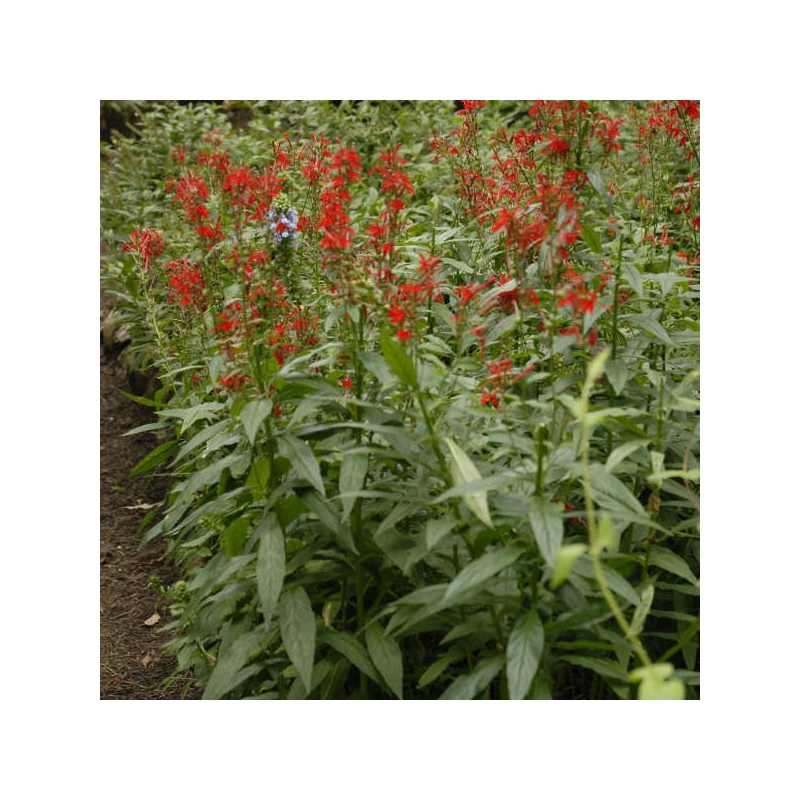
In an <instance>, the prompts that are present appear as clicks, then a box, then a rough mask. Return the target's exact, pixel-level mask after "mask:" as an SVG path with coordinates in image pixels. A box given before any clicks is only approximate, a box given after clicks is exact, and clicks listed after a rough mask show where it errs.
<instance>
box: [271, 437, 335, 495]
mask: <svg viewBox="0 0 800 800" xmlns="http://www.w3.org/2000/svg"><path fill="white" fill-rule="evenodd" d="M278 450H280V453H281V455H282V456H283V457H284V458H286V459H288V460H289V462H290V463H291V465H292V466H293V467H294V468H295V469H296V470H297V472H298V473H299V475H300V477H301V478H303V479H305V480H306V481H308V483H310V484H311V485H312V486H313V487H314V488H315V489H316V490H317V491H318V492H319V493H320V494H321V495H322V496H323V497H324V496H325V484H324V482H323V480H322V473H321V472H320V469H319V464H318V463H317V459H316V458H315V457H314V451H313V450H312V449H311V447H309V445H308V443H307V442H304V441H303V440H302V439H298V438H297V437H296V436H291V435H289V434H285V435H284V436H281V438H280V439H278Z"/></svg>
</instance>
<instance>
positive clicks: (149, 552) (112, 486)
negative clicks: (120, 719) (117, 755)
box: [100, 301, 200, 700]
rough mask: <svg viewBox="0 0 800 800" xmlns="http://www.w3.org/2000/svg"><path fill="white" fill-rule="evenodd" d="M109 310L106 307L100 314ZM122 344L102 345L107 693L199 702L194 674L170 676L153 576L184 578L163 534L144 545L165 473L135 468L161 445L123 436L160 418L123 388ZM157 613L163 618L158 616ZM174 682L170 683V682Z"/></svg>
mask: <svg viewBox="0 0 800 800" xmlns="http://www.w3.org/2000/svg"><path fill="white" fill-rule="evenodd" d="M107 310H108V309H107V308H106V309H103V308H102V301H101V317H102V316H105V312H107ZM118 356H119V353H118V352H117V351H115V350H106V349H105V348H104V347H103V345H102V343H101V345H100V699H101V700H181V699H186V700H196V699H199V697H200V690H199V689H198V688H197V687H196V686H194V685H193V684H192V682H191V680H190V679H189V678H186V677H181V678H179V679H178V680H175V681H167V679H168V678H169V677H170V675H171V674H172V673H173V671H174V669H175V666H176V663H175V659H174V658H172V657H170V656H167V655H165V654H164V653H163V652H162V650H163V648H164V646H165V645H166V643H167V642H168V640H169V637H170V634H169V632H167V631H164V630H163V625H164V624H165V623H166V622H167V621H168V620H169V612H168V610H167V609H166V608H164V607H163V602H162V601H161V598H160V596H159V595H158V593H157V592H156V591H155V590H154V589H152V588H151V585H150V578H151V576H157V577H158V578H159V579H160V580H161V582H162V583H163V584H164V585H169V584H170V583H172V582H174V581H175V580H177V578H178V577H179V576H178V575H176V574H175V572H174V569H172V568H171V567H170V565H169V564H168V563H167V561H166V558H165V547H164V544H163V542H160V541H159V540H158V539H156V540H154V541H153V542H150V543H148V544H147V545H146V546H145V547H144V548H141V549H140V548H139V543H140V540H141V536H140V535H139V533H138V528H139V526H140V524H141V522H142V519H143V518H144V516H145V515H146V514H147V509H148V505H149V504H153V503H158V502H159V501H160V500H162V499H163V498H164V496H165V493H166V491H167V489H168V484H167V482H166V480H165V479H164V478H160V477H152V476H151V477H147V476H138V477H134V478H132V477H130V471H131V469H132V467H134V466H135V465H136V464H137V463H138V462H139V461H140V460H141V459H142V458H144V456H146V455H147V454H148V453H149V452H150V450H151V449H152V448H153V447H154V445H155V444H156V440H155V438H154V436H153V435H151V434H147V433H146V434H141V435H136V436H123V434H124V433H125V432H126V431H129V430H131V429H133V428H135V427H137V426H139V425H143V424H145V423H148V422H153V421H154V417H153V414H152V412H151V410H150V409H149V408H147V407H145V406H142V405H140V404H137V403H135V402H133V401H132V400H130V399H128V398H126V397H125V396H124V395H123V394H121V393H120V391H119V390H120V389H122V390H124V391H127V392H130V391H131V387H130V386H129V379H128V375H127V373H126V371H125V369H124V367H123V366H122V365H121V364H120V362H119V359H118ZM155 613H158V614H159V615H160V617H161V620H160V621H159V622H157V623H156V624H146V623H148V622H150V623H152V618H153V615H154V614H155ZM165 681H167V683H165Z"/></svg>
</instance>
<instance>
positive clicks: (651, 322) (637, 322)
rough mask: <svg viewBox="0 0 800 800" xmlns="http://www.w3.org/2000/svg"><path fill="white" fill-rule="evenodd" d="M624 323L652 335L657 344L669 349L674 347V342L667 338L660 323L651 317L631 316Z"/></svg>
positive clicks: (642, 315) (667, 335)
mask: <svg viewBox="0 0 800 800" xmlns="http://www.w3.org/2000/svg"><path fill="white" fill-rule="evenodd" d="M625 321H626V322H627V323H629V324H631V325H634V326H637V327H639V328H641V329H642V330H643V331H647V333H650V334H652V335H653V336H655V338H656V339H658V341H659V342H662V343H663V344H665V345H667V346H669V347H673V346H674V342H673V341H672V339H670V338H669V334H668V333H667V332H666V331H665V330H664V328H663V326H662V325H661V323H660V322H658V321H657V320H655V319H653V318H652V317H648V316H645V315H644V314H631V315H630V316H628V317H626V318H625Z"/></svg>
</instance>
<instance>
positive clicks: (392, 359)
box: [381, 328, 419, 389]
mask: <svg viewBox="0 0 800 800" xmlns="http://www.w3.org/2000/svg"><path fill="white" fill-rule="evenodd" d="M381 352H382V353H383V357H384V358H385V359H386V363H387V364H388V365H389V368H390V369H391V370H392V372H394V374H395V375H396V376H397V377H398V378H399V379H400V381H401V382H402V383H404V384H406V385H408V386H411V387H412V388H414V389H416V388H418V386H419V382H418V378H417V368H416V367H415V366H414V362H413V361H412V360H411V357H410V356H409V355H408V353H407V352H406V349H405V347H403V345H402V344H400V341H399V340H398V339H397V337H396V336H395V335H394V334H393V333H392V331H391V330H390V329H389V328H384V329H383V330H382V331H381Z"/></svg>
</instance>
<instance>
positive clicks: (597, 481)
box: [589, 464, 649, 520]
mask: <svg viewBox="0 0 800 800" xmlns="http://www.w3.org/2000/svg"><path fill="white" fill-rule="evenodd" d="M589 477H590V480H591V483H592V496H593V497H594V499H595V500H596V501H597V504H598V505H599V506H601V507H602V508H605V509H606V510H607V511H611V512H614V511H617V510H623V511H627V512H628V513H629V514H634V515H636V516H641V517H642V518H643V520H649V517H648V515H647V512H645V510H644V508H643V507H642V504H641V503H640V502H639V501H638V500H637V499H636V497H634V495H633V494H632V493H631V491H630V490H629V489H628V487H627V486H625V484H624V483H623V482H622V481H621V480H620V479H619V478H617V477H616V476H615V475H612V474H611V473H610V472H609V471H608V470H607V469H606V468H605V467H604V466H603V465H602V464H592V465H591V466H590V467H589Z"/></svg>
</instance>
